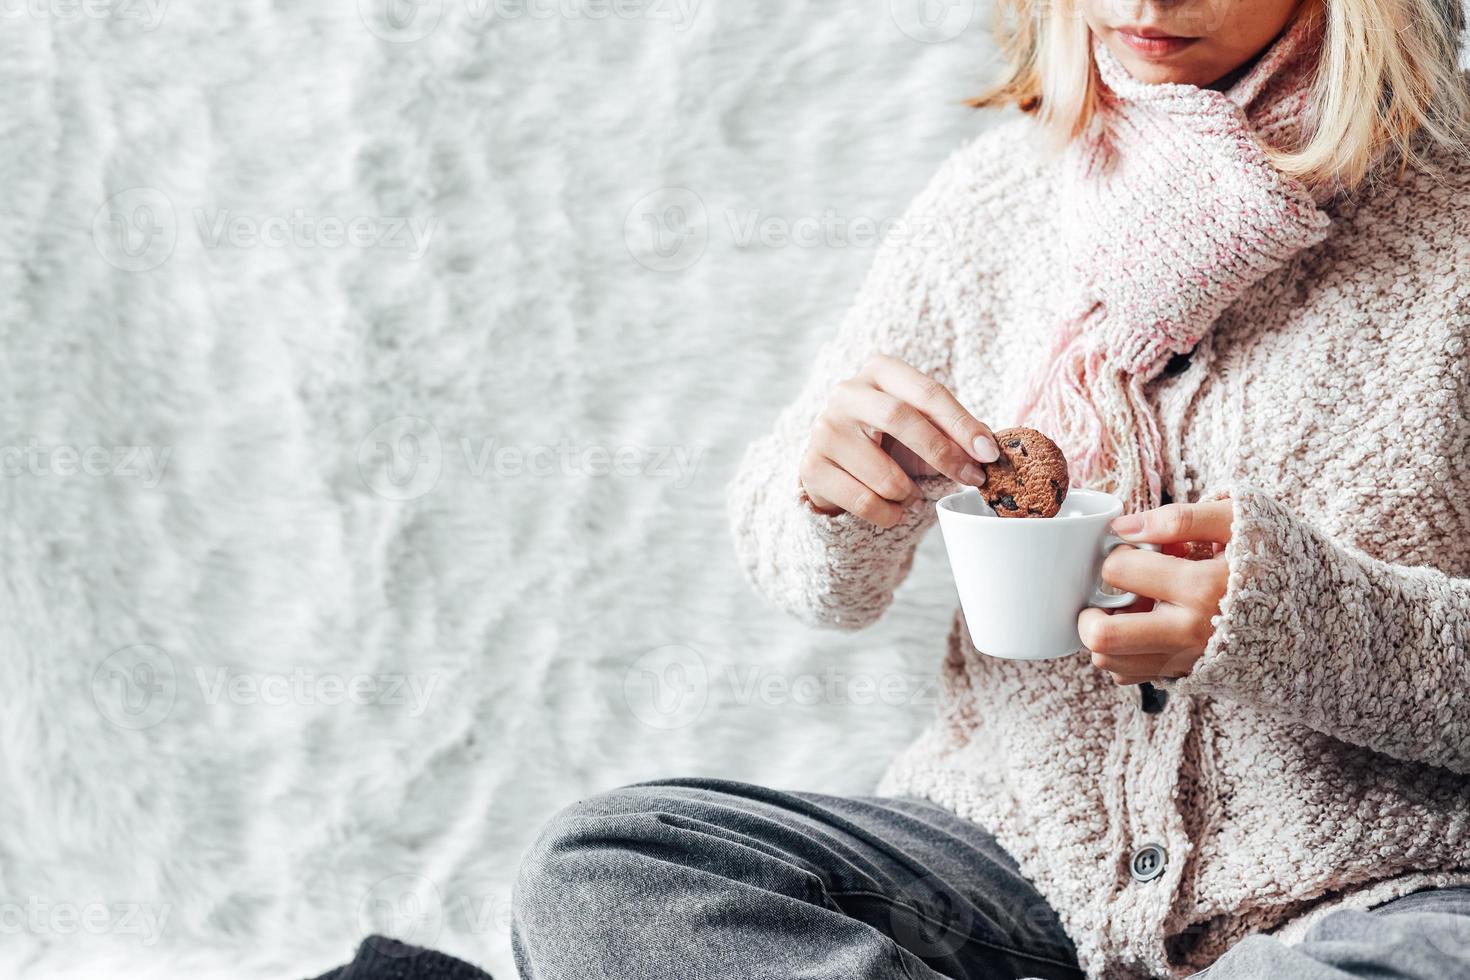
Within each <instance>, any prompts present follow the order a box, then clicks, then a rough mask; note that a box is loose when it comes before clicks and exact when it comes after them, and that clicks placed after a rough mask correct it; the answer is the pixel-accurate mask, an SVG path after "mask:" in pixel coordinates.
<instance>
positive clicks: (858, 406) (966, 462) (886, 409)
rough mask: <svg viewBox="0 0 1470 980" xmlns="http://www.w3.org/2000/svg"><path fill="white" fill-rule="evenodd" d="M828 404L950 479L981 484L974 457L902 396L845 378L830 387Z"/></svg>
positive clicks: (982, 477) (982, 472) (980, 475)
mask: <svg viewBox="0 0 1470 980" xmlns="http://www.w3.org/2000/svg"><path fill="white" fill-rule="evenodd" d="M830 404H831V407H832V408H833V409H835V410H836V411H837V412H838V413H839V414H841V415H844V416H846V417H848V418H850V419H852V420H853V421H854V422H856V423H858V424H859V425H861V426H863V427H864V428H865V429H869V430H871V431H872V432H873V433H874V434H875V435H877V434H886V435H890V436H892V437H893V438H894V439H897V440H898V441H899V442H901V443H902V444H903V445H905V446H907V447H908V448H909V449H911V450H913V452H914V455H916V456H918V457H919V458H920V459H922V460H924V461H925V462H926V463H928V464H929V465H930V466H932V467H934V468H935V469H936V470H938V471H939V472H940V473H943V474H944V475H945V476H947V477H949V478H950V479H951V480H955V481H958V482H960V483H965V484H969V485H970V486H972V487H978V486H981V485H982V484H984V482H985V471H984V470H982V469H981V468H980V465H979V464H978V463H976V462H975V459H974V457H973V456H972V455H971V454H970V453H968V452H966V451H965V450H964V449H962V448H961V447H960V446H959V445H958V444H956V443H955V442H954V440H952V439H951V438H949V436H947V435H945V434H944V433H943V432H941V431H940V430H939V429H938V428H937V427H936V426H935V425H934V423H933V422H931V421H930V420H929V418H928V416H926V415H925V414H924V413H923V412H921V411H919V409H917V408H915V407H914V406H913V405H910V404H909V403H907V402H905V401H903V400H902V399H900V398H897V397H895V396H894V395H892V394H889V393H888V392H886V391H880V390H878V389H877V388H873V387H871V386H869V385H867V384H864V383H863V382H861V381H848V382H843V383H842V384H840V385H838V386H837V387H836V388H835V389H834V390H833V392H832V400H831V403H830ZM867 441H868V442H870V443H871V442H873V440H871V439H869V440H867ZM828 455H831V454H830V453H829V454H828Z"/></svg>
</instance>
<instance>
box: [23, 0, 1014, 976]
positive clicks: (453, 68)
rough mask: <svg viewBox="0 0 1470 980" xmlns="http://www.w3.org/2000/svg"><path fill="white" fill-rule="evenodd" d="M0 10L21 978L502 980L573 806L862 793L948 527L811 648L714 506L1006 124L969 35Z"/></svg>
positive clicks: (710, 22) (842, 27)
mask: <svg viewBox="0 0 1470 980" xmlns="http://www.w3.org/2000/svg"><path fill="white" fill-rule="evenodd" d="M3 17H4V20H5V22H4V23H3V24H0V83H3V84H0V90H3V92H4V93H5V97H4V101H3V103H0V134H3V136H0V177H3V182H0V187H3V188H4V193H3V196H0V406H3V413H0V423H3V430H0V467H3V476H0V495H3V504H4V506H3V511H0V530H3V562H0V567H3V578H0V581H3V590H0V691H3V701H0V705H3V707H0V827H3V828H4V831H5V832H4V833H3V834H0V975H5V976H24V977H50V976H87V977H98V976H146V977H186V976H187V977H208V976H220V977H241V976H259V977H272V978H288V977H300V976H306V975H308V974H314V973H315V972H317V971H320V970H323V969H326V968H328V967H330V966H332V965H335V964H337V963H339V962H342V961H345V960H346V959H348V958H349V957H350V954H351V951H352V948H353V946H354V945H355V943H356V941H357V940H358V939H360V938H361V937H362V936H363V935H364V934H366V933H367V932H368V931H371V930H377V931H386V932H390V933H393V934H395V935H399V936H401V937H402V938H405V939H407V940H410V941H414V942H419V943H424V944H428V945H434V946H437V947H440V948H443V949H446V950H448V951H450V952H453V953H456V954H458V955H461V956H464V957H466V958H468V959H470V960H472V961H473V962H475V963H477V964H480V965H481V966H484V967H486V968H488V969H490V970H492V971H494V972H495V974H496V976H497V977H500V978H507V977H512V976H513V975H514V971H513V968H512V966H511V963H510V956H509V932H508V924H509V910H510V904H509V897H510V895H509V889H510V883H511V880H512V876H513V874H514V870H515V867H516V863H517V859H518V855H519V853H520V851H521V849H522V848H523V847H524V846H525V845H526V844H527V842H528V841H529V840H530V838H531V835H532V834H533V833H534V830H535V828H536V827H537V825H538V824H539V823H540V822H541V821H542V820H544V819H545V818H546V817H547V816H548V815H549V814H550V813H551V812H552V811H554V810H555V809H556V808H557V807H559V806H561V805H563V804H565V803H567V802H569V801H571V800H573V799H576V798H578V797H581V796H585V795H588V794H591V793H594V792H597V791H600V790H605V789H609V788H612V787H615V786H618V785H620V784H624V783H627V782H631V781H635V780H642V779H650V778H655V777H659V776H668V775H690V774H703V775H717V776H726V777H732V778H737V779H745V780H753V781H761V782H766V783H770V784H774V785H778V786H782V787H788V788H809V789H817V790H827V791H835V792H863V791H865V790H867V789H869V788H870V787H871V785H872V783H873V781H874V780H875V779H876V776H877V774H878V772H879V770H880V769H881V768H882V766H883V764H884V763H885V762H886V761H887V758H888V757H889V755H890V754H891V753H893V752H894V751H896V750H897V749H899V748H900V747H901V746H902V745H903V744H904V743H905V742H906V741H907V740H908V739H909V738H910V737H911V735H913V734H914V733H915V732H916V730H917V728H918V726H919V725H920V724H921V723H922V722H923V720H924V719H925V718H926V717H927V716H928V714H929V713H930V712H931V710H932V699H933V695H934V691H933V688H932V680H931V678H932V676H933V672H934V669H935V667H936V665H937V658H938V656H939V655H940V652H941V650H942V638H943V635H944V631H945V629H946V627H947V623H948V616H949V613H950V610H951V605H952V591H951V586H950V584H949V581H948V578H947V573H946V570H945V568H944V565H943V559H942V554H941V552H940V551H939V550H938V541H937V539H936V540H931V541H929V542H928V543H927V545H926V548H925V550H924V552H923V554H922V556H921V560H920V562H919V565H918V567H917V569H916V572H915V574H914V577H913V579H912V580H911V581H910V583H909V584H908V586H907V588H906V589H905V591H904V593H903V594H902V595H901V597H900V599H899V601H898V603H897V606H896V608H895V609H894V610H893V612H892V613H891V615H890V616H889V617H888V618H887V620H886V621H885V622H884V623H882V624H880V626H879V627H877V628H875V629H873V630H871V631H869V632H867V633H864V634H859V635H855V636H840V635H824V634H818V633H813V632H810V631H808V630H805V629H804V628H802V627H800V626H799V625H797V624H796V623H795V622H794V621H790V620H787V619H785V618H783V617H782V616H781V614H779V613H777V612H775V611H773V610H770V609H768V608H766V607H765V606H763V605H762V604H761V603H760V602H759V600H758V599H757V598H756V597H755V596H754V595H753V594H752V593H751V592H750V591H749V590H748V589H747V587H746V586H745V584H744V583H743V581H742V580H741V579H740V577H739V574H738V571H737V569H736V567H735V564H734V561H733V558H732V556H731V551H730V544H729V537H728V532H727V529H726V527H725V524H724V518H723V513H722V491H723V486H724V483H725V481H726V480H727V478H728V477H729V475H730V473H731V471H732V469H733V467H734V465H735V463H736V461H737V459H738V457H739V453H740V451H741V450H742V449H743V447H744V445H745V443H746V442H747V441H748V440H749V439H750V438H752V437H754V436H755V435H757V434H758V433H760V432H761V431H763V430H764V428H765V427H766V426H767V425H768V424H769V422H770V421H771V419H772V418H773V417H774V414H775V412H776V411H777V409H778V408H779V407H780V405H781V404H782V403H783V402H784V401H785V400H786V399H787V398H789V397H791V396H792V395H794V393H795V390H796V386H797V384H798V382H799V380H800V378H801V376H802V374H803V373H804V371H805V362H806V359H807V357H808V356H809V354H810V353H811V352H812V351H813V350H814V349H815V347H816V345H817V344H818V343H819V342H820V341H821V340H822V339H823V338H824V337H825V336H826V335H827V333H828V332H830V331H831V330H832V329H834V328H835V325H836V322H837V319H838V317H839V316H840V315H841V313H842V311H843V309H844V307H845V306H846V304H847V302H848V301H849V299H850V297H851V296H852V294H853V292H854V290H855V289H856V287H857V285H858V283H859V281H860V279H861V277H862V275H863V273H864V271H865V269H866V267H867V265H868V263H869V262H870V260H871V257H872V254H873V240H874V238H875V237H876V230H877V229H879V228H880V227H881V225H882V223H883V222H885V221H887V220H890V219H893V218H895V217H896V216H897V215H899V214H900V213H901V210H902V208H903V206H904V205H905V203H906V202H907V200H908V199H909V197H910V196H911V195H912V194H914V193H915V192H916V191H917V190H918V189H919V188H920V187H921V186H922V185H923V183H924V182H925V180H926V179H927V177H928V175H929V174H930V173H931V172H932V171H933V169H934V168H935V166H936V165H937V164H938V162H939V161H940V160H941V159H942V157H943V156H944V155H945V154H946V153H947V152H948V151H949V150H950V149H951V148H953V147H954V146H956V145H957V144H958V143H959V142H960V141H961V140H963V139H965V138H967V137H969V136H970V135H972V134H974V133H975V132H977V131H978V130H979V129H980V128H981V127H983V126H984V125H986V123H987V120H986V119H985V118H984V117H980V116H977V115H975V114H973V113H972V112H970V111H969V110H966V109H963V108H962V107H960V105H959V102H960V100H961V99H962V98H963V97H965V96H966V95H968V94H971V93H972V92H973V91H975V90H976V88H977V86H978V84H979V81H980V79H981V78H982V77H983V76H984V74H985V72H986V70H987V62H988V60H989V58H990V57H991V49H990V46H989V44H988V41H987V39H986V14H985V12H984V11H983V10H975V9H973V8H972V5H971V4H970V3H969V2H968V0H950V2H948V3H944V2H937V0H891V2H890V0H875V2H871V3H864V4H840V3H830V2H829V3H821V4H818V3H792V2H789V0H738V2H737V0H616V2H613V0H413V2H409V0H363V2H360V3H355V2H354V0H322V2H312V3H307V2H300V3H289V2H275V3H272V2H265V0H233V2H217V3H194V4H183V3H167V2H166V0H25V2H17V3H14V4H7V5H5V7H4V11H3Z"/></svg>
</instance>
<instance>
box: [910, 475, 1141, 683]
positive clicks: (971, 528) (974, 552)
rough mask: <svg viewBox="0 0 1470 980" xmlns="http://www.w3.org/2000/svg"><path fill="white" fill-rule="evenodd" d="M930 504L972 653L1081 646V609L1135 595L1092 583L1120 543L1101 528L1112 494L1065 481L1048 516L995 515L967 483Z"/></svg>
mask: <svg viewBox="0 0 1470 980" xmlns="http://www.w3.org/2000/svg"><path fill="white" fill-rule="evenodd" d="M938 509H939V528H940V530H941V531H942V532H943V534H944V547H945V550H946V551H948V552H949V566H950V569H951V570H952V571H953V572H954V582H955V588H956V590H957V591H958V592H959V594H960V608H961V609H963V610H964V614H965V625H966V626H968V627H969V629H970V639H971V640H972V641H973V642H974V644H975V649H977V650H979V651H980V652H981V653H985V654H989V655H990V656H992V657H1005V658H1006V659H1008V660H1052V659H1055V658H1057V657H1065V656H1068V655H1069V654H1073V653H1076V652H1077V651H1078V650H1081V649H1083V645H1082V638H1081V637H1079V636H1078V635H1077V616H1078V614H1080V613H1081V612H1082V610H1083V609H1085V608H1087V607H1088V606H1096V607H1097V608H1099V609H1121V608H1122V607H1124V606H1128V605H1132V604H1133V603H1134V602H1135V601H1137V599H1138V597H1137V596H1135V595H1133V594H1132V593H1131V592H1125V593H1122V594H1114V593H1108V592H1103V591H1102V589H1103V583H1102V579H1101V574H1102V563H1103V559H1104V558H1106V557H1107V556H1108V553H1109V552H1111V551H1112V550H1113V549H1114V548H1116V547H1118V546H1119V545H1122V544H1127V543H1128V542H1125V541H1124V540H1123V539H1122V538H1120V537H1118V536H1117V535H1115V534H1113V533H1111V532H1110V531H1109V530H1108V526H1109V525H1110V524H1111V523H1112V522H1113V518H1115V517H1117V516H1118V515H1119V514H1121V513H1123V502H1122V501H1121V500H1119V499H1118V498H1117V497H1115V496H1113V495H1112V494H1109V493H1102V492H1100V491H1097V490H1081V489H1078V488H1076V487H1073V488H1072V489H1071V490H1069V491H1068V492H1067V499H1066V501H1065V502H1064V503H1063V504H1062V509H1061V511H1060V512H1059V513H1058V514H1057V515H1056V516H1055V517H1051V518H1037V517H1028V518H1019V517H997V516H996V514H995V511H993V510H991V509H990V506H989V505H988V504H986V503H985V498H984V497H982V496H980V493H979V491H977V490H974V489H970V490H962V491H960V492H959V493H952V494H950V495H949V496H947V497H945V498H944V499H942V500H940V501H939V504H938ZM1145 547H1151V546H1145Z"/></svg>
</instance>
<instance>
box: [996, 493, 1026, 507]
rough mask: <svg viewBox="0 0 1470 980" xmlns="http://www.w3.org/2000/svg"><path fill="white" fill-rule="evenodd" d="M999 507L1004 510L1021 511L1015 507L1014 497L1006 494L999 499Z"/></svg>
mask: <svg viewBox="0 0 1470 980" xmlns="http://www.w3.org/2000/svg"><path fill="white" fill-rule="evenodd" d="M1000 505H1001V506H1002V507H1004V508H1005V509H1006V510H1020V509H1021V508H1019V507H1017V506H1016V498H1015V497H1012V496H1011V495H1010V494H1006V495H1005V496H1004V497H1001V498H1000Z"/></svg>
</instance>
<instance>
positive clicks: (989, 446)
mask: <svg viewBox="0 0 1470 980" xmlns="http://www.w3.org/2000/svg"><path fill="white" fill-rule="evenodd" d="M975 458H976V459H978V460H979V461H980V462H982V463H993V462H995V461H996V460H998V459H1000V447H999V446H997V445H996V444H995V440H994V439H992V438H990V437H989V436H976V437H975Z"/></svg>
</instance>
